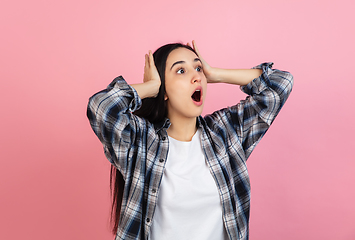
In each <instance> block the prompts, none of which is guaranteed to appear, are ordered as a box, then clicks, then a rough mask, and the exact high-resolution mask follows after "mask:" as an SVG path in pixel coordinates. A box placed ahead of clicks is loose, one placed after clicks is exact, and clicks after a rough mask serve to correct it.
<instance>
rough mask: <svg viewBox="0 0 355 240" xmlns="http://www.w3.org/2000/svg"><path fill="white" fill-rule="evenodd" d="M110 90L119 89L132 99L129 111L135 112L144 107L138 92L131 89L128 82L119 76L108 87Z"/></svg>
mask: <svg viewBox="0 0 355 240" xmlns="http://www.w3.org/2000/svg"><path fill="white" fill-rule="evenodd" d="M107 88H108V89H113V88H119V89H120V90H121V91H124V92H125V94H124V95H126V96H128V97H129V98H131V101H130V103H129V106H128V110H129V111H131V112H134V111H136V110H138V109H139V108H140V107H141V105H142V99H141V98H140V97H139V95H138V93H137V91H136V90H135V89H134V88H133V87H131V86H130V85H129V84H128V83H127V82H126V80H125V79H124V78H123V77H122V76H119V77H117V78H115V79H114V80H113V81H112V82H111V83H110V84H109V85H108V87H107Z"/></svg>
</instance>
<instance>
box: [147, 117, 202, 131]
mask: <svg viewBox="0 0 355 240" xmlns="http://www.w3.org/2000/svg"><path fill="white" fill-rule="evenodd" d="M170 125H171V122H170V120H169V118H165V119H164V120H163V121H161V122H158V123H154V128H155V133H158V132H159V131H161V130H163V129H165V130H167V129H168V128H169V127H170ZM196 125H197V128H202V126H203V125H204V119H203V117H201V116H198V117H197V119H196Z"/></svg>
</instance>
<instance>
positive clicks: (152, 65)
mask: <svg viewBox="0 0 355 240" xmlns="http://www.w3.org/2000/svg"><path fill="white" fill-rule="evenodd" d="M149 66H150V67H154V58H153V54H152V51H150V50H149Z"/></svg>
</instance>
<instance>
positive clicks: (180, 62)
mask: <svg viewBox="0 0 355 240" xmlns="http://www.w3.org/2000/svg"><path fill="white" fill-rule="evenodd" d="M194 62H200V63H201V64H202V62H201V60H200V59H199V58H195V59H194ZM182 63H186V62H185V61H177V62H175V63H174V64H173V65H172V66H171V68H170V70H171V69H172V68H173V67H174V66H175V65H176V64H182Z"/></svg>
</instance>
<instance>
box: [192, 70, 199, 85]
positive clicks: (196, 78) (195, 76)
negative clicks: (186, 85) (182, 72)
mask: <svg viewBox="0 0 355 240" xmlns="http://www.w3.org/2000/svg"><path fill="white" fill-rule="evenodd" d="M195 82H201V74H199V73H198V72H194V74H193V76H192V83H195Z"/></svg>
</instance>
